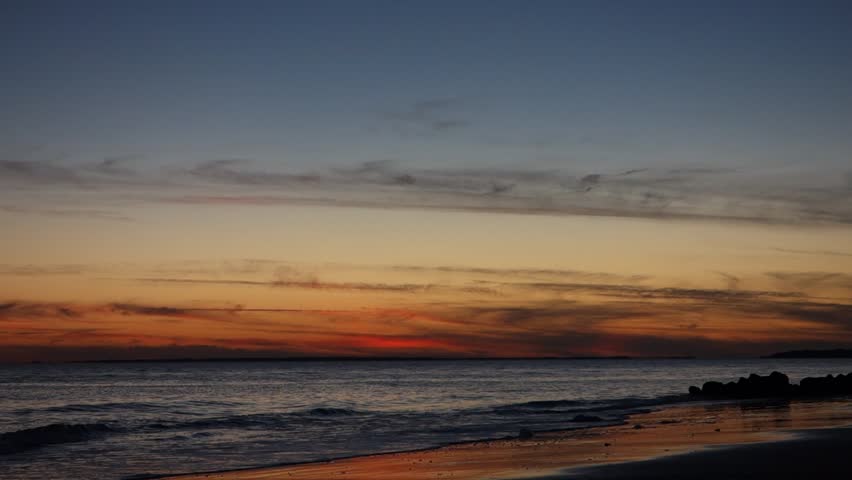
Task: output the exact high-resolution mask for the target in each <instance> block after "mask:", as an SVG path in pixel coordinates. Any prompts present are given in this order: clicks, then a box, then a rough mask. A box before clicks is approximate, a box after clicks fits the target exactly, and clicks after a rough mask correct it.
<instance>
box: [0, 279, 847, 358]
mask: <svg viewBox="0 0 852 480" xmlns="http://www.w3.org/2000/svg"><path fill="white" fill-rule="evenodd" d="M610 287H611V286H610ZM663 290H670V291H672V292H674V293H672V294H671V295H670V297H665V298H662V300H665V301H661V298H655V299H653V301H651V300H648V299H646V298H642V297H639V298H628V297H625V298H616V299H610V300H595V299H591V298H587V297H583V298H584V300H583V301H578V300H574V299H550V300H540V299H534V298H530V297H529V296H523V295H522V296H519V297H514V298H501V299H499V300H498V301H496V302H489V303H481V302H465V301H458V302H457V303H450V302H436V303H428V302H424V303H422V304H419V305H412V306H409V307H407V308H405V309H402V308H357V309H343V310H316V309H299V308H245V307H242V306H226V307H218V306H216V307H210V306H204V305H203V304H198V305H193V306H186V305H151V304H139V303H131V302H113V303H104V304H72V303H40V302H15V301H11V302H4V303H0V333H2V335H0V338H2V339H3V340H2V341H0V345H2V348H0V352H3V354H2V355H4V356H6V358H11V357H10V355H11V354H10V353H9V352H12V351H19V350H20V352H22V351H23V350H21V349H24V350H26V348H30V350H28V351H29V352H30V353H29V354H34V353H33V352H41V354H43V355H44V357H42V358H38V357H22V356H21V355H24V353H20V352H19V353H17V354H16V355H19V356H18V357H16V358H17V359H18V360H20V359H22V358H23V359H45V358H55V357H51V355H60V352H63V351H66V352H70V351H75V352H76V353H77V354H81V353H84V352H82V351H80V350H67V349H75V348H79V347H80V346H89V347H91V348H92V350H91V352H97V351H99V350H98V349H101V348H106V349H109V348H117V347H119V346H133V347H134V348H136V347H139V348H143V347H144V348H152V349H154V350H151V351H152V352H153V351H156V352H158V354H159V355H160V356H161V357H162V356H169V355H167V353H168V352H172V353H175V354H177V352H181V351H184V350H183V349H185V348H196V347H197V348H199V349H200V350H198V351H199V352H203V351H207V350H204V348H207V347H213V348H214V350H210V352H213V351H220V350H219V349H223V348H224V349H229V350H234V351H240V352H243V351H246V352H252V355H254V354H286V355H383V354H394V355H437V356H459V355H461V356H554V355H642V356H665V355H711V356H718V355H732V354H737V355H739V354H743V355H750V356H757V355H763V354H767V353H772V351H775V350H777V349H782V348H781V347H783V349H789V348H804V347H808V348H816V347H819V346H827V345H837V344H840V343H843V342H849V341H850V340H852V322H851V321H850V318H852V305H850V304H842V303H823V302H815V301H812V300H808V299H795V298H780V297H764V296H760V295H751V296H743V295H742V294H741V293H740V292H737V295H739V296H737V297H735V301H731V300H730V298H726V297H724V296H723V295H721V294H719V293H717V292H716V291H702V290H692V289H680V290H672V289H663ZM153 322H156V323H153ZM176 324H177V325H180V326H179V327H177V326H175V325H176ZM152 325H156V328H155V329H152ZM152 332H156V333H152ZM187 332H192V333H191V334H189V333H187ZM365 332H381V333H365ZM50 346H52V347H55V350H51V349H50V348H47V347H50ZM171 347H174V349H171V350H170V348H171ZM202 347H203V348H202ZM163 348H165V349H164V350H163ZM16 349H18V350H16ZM63 349H66V350H63ZM158 349H159V350H158ZM51 352H53V353H51ZM210 355H213V354H212V353H211V354H210ZM245 356H248V355H245ZM78 358H79V357H78ZM84 358H92V357H85V356H84ZM95 358H97V357H95ZM101 358H102V357H101ZM124 358H128V357H124Z"/></svg>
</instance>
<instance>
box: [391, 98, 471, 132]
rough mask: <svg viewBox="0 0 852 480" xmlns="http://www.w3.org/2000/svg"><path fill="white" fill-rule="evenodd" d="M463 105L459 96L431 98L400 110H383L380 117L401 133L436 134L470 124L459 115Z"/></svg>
mask: <svg viewBox="0 0 852 480" xmlns="http://www.w3.org/2000/svg"><path fill="white" fill-rule="evenodd" d="M464 105H465V102H464V101H463V100H461V99H459V98H432V99H426V100H420V101H417V102H414V103H412V104H411V105H409V106H408V107H407V108H405V109H402V110H396V111H388V112H383V113H382V114H381V115H380V117H381V119H382V120H384V121H385V122H386V123H387V124H388V125H389V127H390V128H391V129H392V130H393V131H394V132H396V133H398V134H401V135H406V136H408V135H436V134H441V133H447V132H450V131H452V130H458V129H461V128H464V127H467V126H469V125H470V121H469V120H467V119H465V118H463V117H462V116H461V110H462V108H463V107H464Z"/></svg>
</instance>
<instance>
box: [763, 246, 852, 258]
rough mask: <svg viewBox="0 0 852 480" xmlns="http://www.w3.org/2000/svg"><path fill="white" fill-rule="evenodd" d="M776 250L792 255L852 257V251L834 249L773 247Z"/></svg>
mask: <svg viewBox="0 0 852 480" xmlns="http://www.w3.org/2000/svg"><path fill="white" fill-rule="evenodd" d="M773 250H775V251H776V252H781V253H790V254H794V255H824V256H828V257H852V253H849V252H839V251H834V250H794V249H789V248H773Z"/></svg>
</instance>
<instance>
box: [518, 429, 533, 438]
mask: <svg viewBox="0 0 852 480" xmlns="http://www.w3.org/2000/svg"><path fill="white" fill-rule="evenodd" d="M534 435H535V434H534V433H533V432H532V430H530V429H529V428H522V429H521V431H520V432H518V439H520V440H529V439H531V438H533V436H534Z"/></svg>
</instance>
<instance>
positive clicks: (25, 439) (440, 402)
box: [0, 359, 852, 480]
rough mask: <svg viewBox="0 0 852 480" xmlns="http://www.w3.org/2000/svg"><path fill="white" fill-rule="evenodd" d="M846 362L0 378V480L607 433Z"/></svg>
mask: <svg viewBox="0 0 852 480" xmlns="http://www.w3.org/2000/svg"><path fill="white" fill-rule="evenodd" d="M773 370H778V371H781V372H784V373H787V374H788V375H790V378H791V380H792V381H798V380H800V379H801V378H803V377H806V376H821V375H826V374H829V373H832V374H838V373H849V372H852V359H789V360H780V359H779V360H774V359H754V360H638V359H637V360H475V361H463V360H461V361H460V360H432V361H425V360H424V361H281V362H245V361H243V362H164V363H122V364H103V363H101V364H35V365H3V366H0V478H2V479H4V480H12V479H33V480H35V479H39V480H45V479H134V478H135V479H139V478H146V477H149V476H153V475H162V474H176V473H188V472H199V471H213V470H223V469H237V468H245V467H255V466H267V465H275V464H282V463H291V462H305V461H311V460H320V459H329V458H338V457H346V456H352V455H360V454H367V453H378V452H391V451H401V450H411V449H418V448H426V447H432V446H437V445H442V444H447V443H452V442H461V441H469V440H479V439H488V438H498V437H503V436H509V435H517V434H518V431H519V430H520V429H521V428H528V429H531V430H533V431H541V430H554V429H575V428H587V427H590V426H595V425H605V424H615V423H619V422H621V421H623V419H624V418H625V416H626V415H628V414H630V413H632V412H638V411H644V410H647V409H652V408H659V407H661V406H664V405H667V404H674V403H678V402H684V401H688V398H687V396H686V395H685V393H686V391H687V388H688V387H689V385H699V386H700V385H701V384H702V383H703V382H704V381H707V380H722V381H728V380H736V379H737V378H738V377H740V376H747V375H748V374H750V373H758V374H768V373H770V372H771V371H773Z"/></svg>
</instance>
